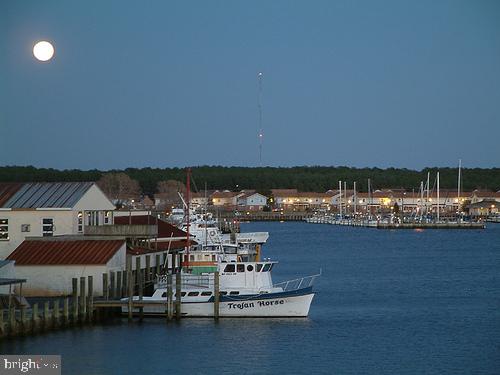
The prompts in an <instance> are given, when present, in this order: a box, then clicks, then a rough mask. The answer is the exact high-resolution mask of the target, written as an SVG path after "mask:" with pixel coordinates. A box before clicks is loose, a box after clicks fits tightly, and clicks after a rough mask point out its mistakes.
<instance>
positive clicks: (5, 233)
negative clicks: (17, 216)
mask: <svg viewBox="0 0 500 375" xmlns="http://www.w3.org/2000/svg"><path fill="white" fill-rule="evenodd" d="M8 240H9V219H0V241H8Z"/></svg>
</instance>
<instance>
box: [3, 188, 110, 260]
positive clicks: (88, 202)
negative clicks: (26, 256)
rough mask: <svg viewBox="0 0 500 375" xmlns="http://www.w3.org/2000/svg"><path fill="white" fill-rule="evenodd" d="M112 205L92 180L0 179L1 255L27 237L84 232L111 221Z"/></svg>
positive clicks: (4, 254) (9, 251) (6, 254)
mask: <svg viewBox="0 0 500 375" xmlns="http://www.w3.org/2000/svg"><path fill="white" fill-rule="evenodd" d="M114 209H115V206H114V205H113V204H112V203H111V201H110V200H109V199H108V198H107V197H106V195H105V194H104V193H103V192H102V191H101V189H100V188H99V187H98V186H97V184H95V183H93V182H43V183H0V259H5V258H6V257H7V256H8V255H9V254H10V253H11V252H12V251H13V250H14V249H15V248H16V247H17V246H19V244H21V243H22V242H23V240H24V239H25V238H27V237H52V236H61V235H68V234H73V235H83V234H84V231H85V227H86V226H89V225H93V226H101V225H111V224H112V223H113V210H114Z"/></svg>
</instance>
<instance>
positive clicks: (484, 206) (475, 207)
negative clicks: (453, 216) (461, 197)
mask: <svg viewBox="0 0 500 375" xmlns="http://www.w3.org/2000/svg"><path fill="white" fill-rule="evenodd" d="M467 208H468V209H469V214H470V215H471V216H489V215H495V214H498V213H500V202H498V201H496V200H494V199H483V200H481V201H480V202H476V203H471V204H469V205H468V206H467Z"/></svg>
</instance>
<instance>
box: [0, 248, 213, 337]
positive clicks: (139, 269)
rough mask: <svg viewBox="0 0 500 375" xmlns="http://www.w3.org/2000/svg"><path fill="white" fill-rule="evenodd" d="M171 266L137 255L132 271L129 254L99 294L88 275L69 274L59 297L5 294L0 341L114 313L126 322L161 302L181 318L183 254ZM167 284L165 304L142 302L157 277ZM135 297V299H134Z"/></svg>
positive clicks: (0, 314) (88, 322) (169, 317)
mask: <svg viewBox="0 0 500 375" xmlns="http://www.w3.org/2000/svg"><path fill="white" fill-rule="evenodd" d="M167 259H168V258H167ZM172 259H173V260H172V264H170V267H169V265H168V264H167V262H166V261H165V263H164V268H163V269H162V268H161V267H160V263H159V262H157V263H156V266H153V267H152V266H150V261H148V258H146V262H145V263H146V264H141V260H140V258H136V269H134V270H132V261H131V260H132V259H131V257H130V256H128V257H127V261H126V270H125V271H116V272H109V273H104V274H102V285H103V293H102V295H99V296H95V295H94V282H95V280H94V279H93V277H92V276H88V277H80V278H72V294H71V295H70V296H64V297H61V298H52V297H51V298H45V299H39V300H42V302H35V303H32V304H31V305H30V304H28V302H27V301H26V300H25V299H24V298H23V297H22V296H14V295H9V306H8V308H7V309H3V308H1V305H0V339H2V338H3V337H16V336H30V335H36V334H40V333H44V332H48V331H53V330H60V329H69V328H77V327H82V326H85V325H92V324H98V323H100V322H103V321H106V320H108V319H110V318H113V317H119V316H122V315H124V313H123V312H122V308H124V307H125V308H126V309H127V312H126V313H125V315H127V316H128V320H129V322H131V321H133V318H134V317H136V318H138V319H139V320H142V319H143V317H144V313H143V312H144V307H146V306H151V305H155V306H159V307H161V308H162V311H164V314H160V315H164V317H165V318H166V320H167V321H171V320H173V319H174V318H175V319H176V320H178V319H181V318H182V311H181V298H182V294H181V292H180V290H181V277H180V275H181V273H180V269H181V267H180V265H181V255H179V254H173V256H172ZM161 274H163V276H161V277H160V278H161V279H162V280H164V281H165V282H166V286H167V290H168V292H167V299H166V300H165V301H164V302H163V301H162V302H152V301H145V300H144V299H143V298H144V295H145V294H147V293H148V292H151V291H152V290H153V288H154V285H155V283H156V282H157V281H158V276H159V275H161ZM213 279H214V283H213V289H214V295H215V301H214V319H215V320H217V319H218V318H219V313H218V311H219V301H220V295H219V293H220V288H219V273H218V272H215V273H214V274H213ZM21 281H23V282H24V281H26V280H21ZM134 297H135V298H134Z"/></svg>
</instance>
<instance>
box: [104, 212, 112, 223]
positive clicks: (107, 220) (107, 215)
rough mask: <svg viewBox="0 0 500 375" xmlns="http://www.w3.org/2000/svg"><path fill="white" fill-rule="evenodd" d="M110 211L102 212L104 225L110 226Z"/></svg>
mask: <svg viewBox="0 0 500 375" xmlns="http://www.w3.org/2000/svg"><path fill="white" fill-rule="evenodd" d="M111 217H112V216H111V211H104V224H111Z"/></svg>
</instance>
